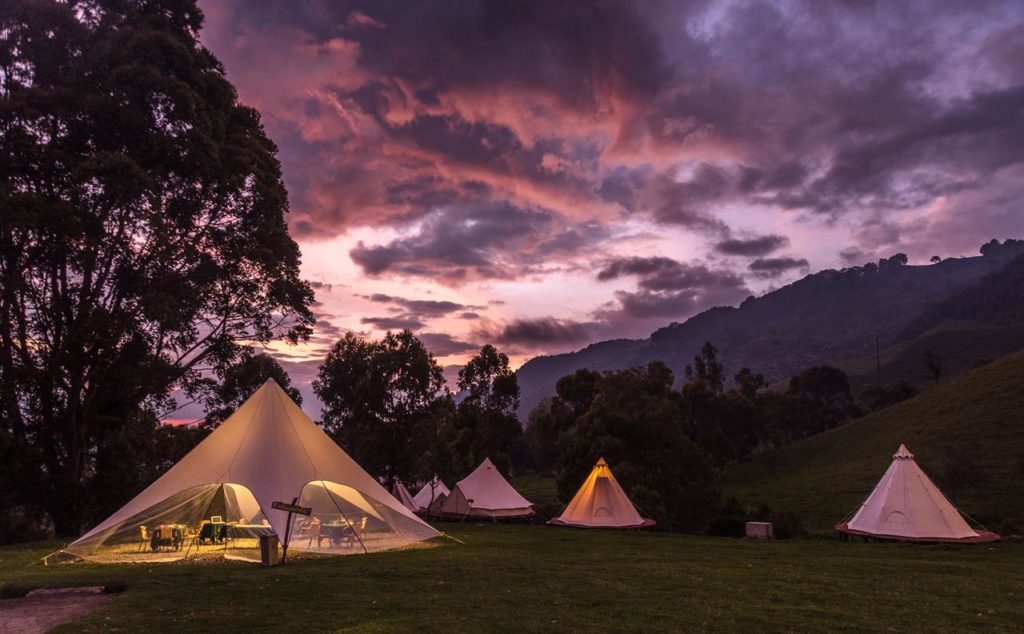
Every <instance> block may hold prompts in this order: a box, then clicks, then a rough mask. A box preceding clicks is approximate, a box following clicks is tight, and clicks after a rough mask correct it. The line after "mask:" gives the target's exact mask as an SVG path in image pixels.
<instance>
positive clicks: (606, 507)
mask: <svg viewBox="0 0 1024 634" xmlns="http://www.w3.org/2000/svg"><path fill="white" fill-rule="evenodd" d="M548 523H549V524H553V525H555V526H575V527H577V528H644V527H647V526H654V520H649V519H644V518H642V517H640V513H638V512H637V510H636V507H635V506H633V503H632V502H631V501H630V500H629V497H628V496H627V495H626V492H625V491H623V490H622V487H621V486H619V482H618V480H616V479H615V476H614V475H612V471H611V469H609V468H608V463H607V462H605V461H604V458H600V459H599V460H598V461H597V464H596V465H594V468H593V469H592V470H591V472H590V475H589V476H587V479H586V480H584V481H583V486H581V487H580V488H579V491H577V492H576V495H574V496H573V498H572V501H571V502H569V504H567V505H566V507H565V510H563V511H562V514H561V515H559V516H558V517H556V518H555V519H553V520H551V521H550V522H548Z"/></svg>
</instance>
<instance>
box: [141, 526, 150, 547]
mask: <svg viewBox="0 0 1024 634" xmlns="http://www.w3.org/2000/svg"><path fill="white" fill-rule="evenodd" d="M150 539H151V537H150V535H149V529H148V528H146V527H145V526H140V527H139V550H138V552H140V553H141V552H142V550H143V549H144V548H145V547H146V546H148V545H149V540H150Z"/></svg>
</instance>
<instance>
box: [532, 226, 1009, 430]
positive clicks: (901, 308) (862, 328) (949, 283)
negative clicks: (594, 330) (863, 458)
mask: <svg viewBox="0 0 1024 634" xmlns="http://www.w3.org/2000/svg"><path fill="white" fill-rule="evenodd" d="M1022 257H1024V241H1012V240H1007V241H1006V242H1005V243H1003V244H999V243H989V244H987V245H985V246H984V247H983V248H982V255H980V256H976V257H968V258H950V259H947V260H943V261H941V262H939V263H937V264H931V265H926V266H907V265H904V264H902V263H901V262H900V261H899V260H898V258H890V259H889V260H886V261H883V262H882V263H881V265H879V264H874V263H869V264H866V265H864V266H858V267H852V268H849V269H843V270H841V271H837V270H831V269H830V270H826V271H821V272H818V273H814V274H811V275H808V276H806V277H804V278H803V279H800V280H798V281H796V282H793V283H792V284H789V285H788V286H785V287H783V288H780V289H778V290H775V291H772V292H770V293H767V294H765V295H763V296H761V297H756V298H755V297H751V298H748V299H747V300H746V301H744V302H743V303H742V304H741V305H740V306H739V307H736V308H732V307H718V308H712V309H710V310H707V311H704V312H703V313H700V314H698V315H695V316H694V317H692V318H690V319H688V320H686V321H685V322H684V323H679V324H672V325H670V326H667V327H665V328H662V329H660V330H657V331H655V332H654V333H652V334H651V336H650V337H649V338H648V339H643V340H617V341H607V342H601V343H597V344H593V345H591V346H588V347H587V348H585V349H583V350H580V351H578V352H572V353H566V354H561V355H552V356H542V357H537V358H535V359H532V360H530V361H528V362H527V363H525V364H524V365H523V366H522V367H521V368H520V369H519V371H518V377H519V384H520V387H521V389H522V399H521V407H520V410H519V413H520V419H521V420H522V421H524V422H525V421H526V419H527V416H528V414H529V412H530V411H532V409H533V408H534V407H535V406H536V405H537V403H539V402H540V400H541V399H543V398H545V397H547V396H551V395H552V394H553V393H554V383H555V381H557V380H558V378H560V377H562V376H564V375H566V374H569V373H571V372H573V371H575V370H577V369H579V368H583V367H586V368H590V369H595V370H614V369H621V368H626V367H630V366H636V365H642V364H646V363H647V362H649V361H653V360H660V361H664V362H665V363H667V364H668V365H669V367H670V368H672V370H673V371H674V372H676V374H677V375H681V374H682V370H683V368H684V367H685V366H686V364H687V363H690V362H691V361H692V359H693V356H694V354H695V353H696V352H697V350H698V349H699V348H700V346H701V345H703V343H704V342H705V341H710V342H712V343H713V344H715V346H717V347H718V349H719V357H720V358H721V360H722V361H723V362H724V363H725V366H726V368H727V369H729V370H730V371H735V370H737V369H739V368H740V367H743V366H747V367H750V368H752V369H754V370H756V371H758V372H762V373H764V374H765V375H766V376H767V377H768V379H769V380H770V381H778V380H784V379H788V378H789V377H790V376H791V375H793V374H795V373H797V372H799V371H801V370H803V369H806V368H807V367H810V366H813V365H820V364H835V363H838V362H840V361H842V360H844V359H858V358H863V357H868V356H873V355H874V353H875V344H876V337H877V339H878V342H879V344H880V345H881V347H882V348H883V349H889V348H892V347H893V346H896V345H898V344H900V343H903V342H906V341H908V340H912V339H914V338H917V337H920V336H923V335H924V334H927V332H929V331H939V330H943V329H946V328H947V325H948V324H949V323H950V320H954V321H957V320H958V321H960V322H962V321H963V320H964V318H965V313H966V316H970V315H971V314H973V312H978V314H979V319H978V323H971V324H970V329H977V328H981V329H985V328H989V327H991V326H992V325H996V324H998V325H1006V324H1007V323H1010V322H1013V321H1014V319H1015V317H1014V316H1013V315H1010V316H1008V315H1007V314H1006V311H1000V310H999V307H1000V306H1016V305H1017V300H1013V301H1003V300H1001V299H1000V298H999V297H998V295H997V296H996V297H995V299H993V297H992V296H991V294H992V293H1006V292H1011V291H1013V290H1014V289H1017V292H1018V294H1019V283H1018V281H1017V279H1018V277H1020V273H1019V271H1018V270H1017V269H1018V268H1021V266H1020V262H1024V259H1020V258H1022ZM1014 260H1019V261H1018V264H1017V268H1014V269H1012V270H1010V271H1009V273H1007V274H1003V273H1002V271H1003V270H1004V269H1009V267H1007V265H1008V264H1009V263H1011V262H1013V261H1014ZM1004 278H1005V279H1004ZM983 281H984V284H982V282H983ZM1007 289H1010V291H1007ZM965 293H973V294H972V295H969V297H971V298H973V299H972V300H971V302H970V303H968V304H965V303H964V302H962V301H959V299H958V298H960V297H968V295H961V294H965ZM946 300H952V301H953V303H952V304H942V302H944V301H946ZM972 307H977V310H976V311H973V310H972ZM953 308H956V310H953ZM926 311H929V312H926ZM1014 311H1015V312H1014V315H1016V313H1017V312H1019V311H1017V310H1016V308H1014ZM993 312H994V313H997V314H998V319H996V322H995V323H994V322H993V321H992V317H991V315H990V313H993ZM1018 321H1019V319H1018ZM994 341H995V344H996V345H995V346H992V345H989V346H988V347H987V348H986V349H985V354H984V355H978V356H972V357H971V361H973V360H974V359H977V358H979V356H987V357H991V356H1000V355H1003V354H1007V353H1009V352H1012V351H1014V350H1016V349H1017V348H1016V347H1013V344H1014V342H1015V341H1016V339H1013V338H1011V339H1006V340H1001V339H995V340H994ZM991 343H992V340H991V339H990V340H989V344H991ZM1004 344H1005V345H1004ZM993 352H995V353H997V354H992V353H993ZM962 354H964V355H970V354H972V351H970V350H969V349H968V350H966V351H962Z"/></svg>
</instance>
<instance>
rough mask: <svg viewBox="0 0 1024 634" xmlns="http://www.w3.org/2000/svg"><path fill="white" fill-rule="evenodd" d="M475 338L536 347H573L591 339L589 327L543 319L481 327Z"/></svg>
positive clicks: (573, 322)
mask: <svg viewBox="0 0 1024 634" xmlns="http://www.w3.org/2000/svg"><path fill="white" fill-rule="evenodd" d="M476 336H477V338H478V339H480V340H482V341H487V342H490V343H500V344H504V345H516V346H523V347H526V348H536V347H538V346H544V345H548V344H556V345H557V344H570V343H579V342H582V341H586V340H587V339H588V338H589V337H590V336H591V332H590V326H589V325H588V324H584V323H580V322H578V321H573V320H571V319H556V318H554V317H543V318H539V319H515V320H513V321H510V322H508V323H506V324H501V325H493V324H492V325H488V326H486V327H482V328H480V329H479V330H478V331H477V333H476Z"/></svg>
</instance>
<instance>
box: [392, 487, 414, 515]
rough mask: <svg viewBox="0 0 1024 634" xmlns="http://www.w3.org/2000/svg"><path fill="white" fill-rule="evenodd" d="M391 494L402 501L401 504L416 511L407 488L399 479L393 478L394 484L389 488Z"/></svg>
mask: <svg viewBox="0 0 1024 634" xmlns="http://www.w3.org/2000/svg"><path fill="white" fill-rule="evenodd" d="M391 494H392V495H394V496H395V499H396V500H398V501H399V502H401V503H402V506H404V507H405V508H407V509H409V510H410V511H412V512H413V513H415V512H416V511H418V510H419V509H418V508H416V503H415V502H413V500H412V494H411V493H409V489H407V488H405V485H404V484H402V481H401V480H395V486H394V487H392V488H391Z"/></svg>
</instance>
